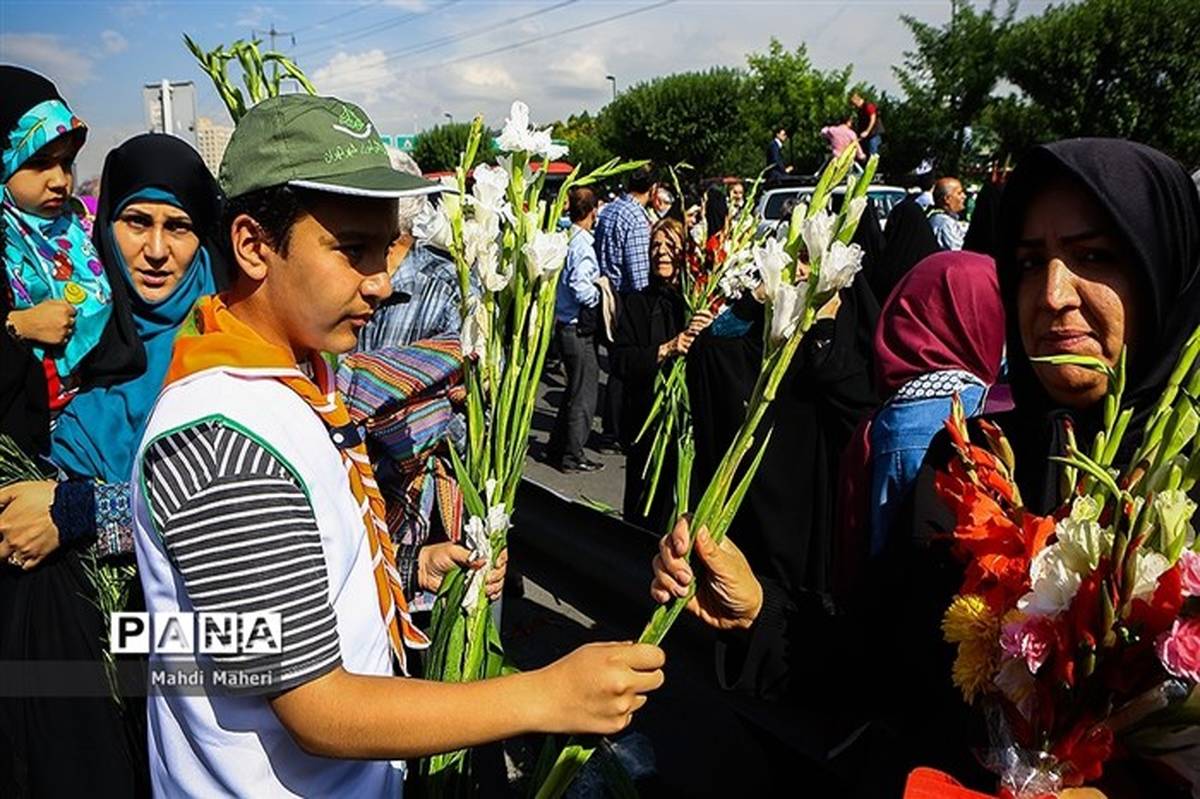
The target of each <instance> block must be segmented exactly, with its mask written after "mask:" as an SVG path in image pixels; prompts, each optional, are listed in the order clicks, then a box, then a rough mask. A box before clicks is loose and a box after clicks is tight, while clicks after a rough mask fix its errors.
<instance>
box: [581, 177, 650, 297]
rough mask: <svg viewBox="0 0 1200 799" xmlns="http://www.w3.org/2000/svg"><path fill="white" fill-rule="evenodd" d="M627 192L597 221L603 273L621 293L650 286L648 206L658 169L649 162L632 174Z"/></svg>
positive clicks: (602, 212)
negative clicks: (655, 172)
mask: <svg viewBox="0 0 1200 799" xmlns="http://www.w3.org/2000/svg"><path fill="white" fill-rule="evenodd" d="M626 185H627V190H626V192H625V194H623V195H621V198H620V199H618V200H615V201H614V202H611V203H609V204H608V205H606V206H605V207H604V210H603V211H601V212H600V218H599V219H598V220H597V221H596V233H595V235H596V259H597V260H598V261H600V274H602V275H604V276H605V277H607V278H608V280H609V282H610V283H612V287H613V290H614V291H616V292H617V293H618V294H629V293H631V292H634V291H641V290H642V289H644V288H646V284H647V283H648V282H649V281H650V218H649V216H647V214H646V206H647V204H649V202H650V197H651V194H652V192H653V190H654V173H653V172H652V171H651V169H650V166H649V165H646V166H644V167H642V168H641V169H638V170H636V171H634V172H631V173H630V174H629V180H628V183H627V184H626Z"/></svg>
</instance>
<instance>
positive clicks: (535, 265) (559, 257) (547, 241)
mask: <svg viewBox="0 0 1200 799" xmlns="http://www.w3.org/2000/svg"><path fill="white" fill-rule="evenodd" d="M521 252H522V253H523V254H524V255H525V266H526V268H527V269H528V270H529V279H530V280H537V279H538V278H540V277H542V276H543V275H546V274H548V273H550V272H553V271H555V270H557V269H559V268H560V267H561V266H562V265H563V261H564V260H566V257H567V234H566V233H547V232H545V231H544V230H536V231H534V234H533V238H532V239H531V240H529V241H527V242H525V245H524V246H523V247H521Z"/></svg>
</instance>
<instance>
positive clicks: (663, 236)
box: [650, 228, 683, 280]
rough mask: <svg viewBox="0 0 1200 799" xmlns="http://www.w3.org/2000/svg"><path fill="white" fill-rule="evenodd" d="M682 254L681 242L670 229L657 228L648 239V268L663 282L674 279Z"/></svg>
mask: <svg viewBox="0 0 1200 799" xmlns="http://www.w3.org/2000/svg"><path fill="white" fill-rule="evenodd" d="M682 254H683V241H682V240H681V239H680V238H679V236H678V235H676V234H675V232H674V231H672V230H671V229H670V228H659V229H658V230H656V231H654V235H653V236H651V238H650V267H651V268H652V269H653V270H654V274H655V275H657V276H658V277H659V278H661V279H663V280H670V279H672V278H673V277H675V272H676V270H677V269H678V268H679V260H680V257H681V256H682Z"/></svg>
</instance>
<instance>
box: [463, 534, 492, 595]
mask: <svg viewBox="0 0 1200 799" xmlns="http://www.w3.org/2000/svg"><path fill="white" fill-rule="evenodd" d="M488 515H489V516H490V515H491V512H490V511H489V513H488ZM487 528H488V525H487V524H486V523H485V522H484V520H483V519H481V518H479V517H478V516H472V517H471V518H470V519H468V520H467V523H466V525H465V526H464V528H463V533H464V537H465V538H467V540H469V542H470V543H469V544H468V546H469V547H470V548H471V555H472V556H473V557H472V559H473V560H478V559H480V558H483V559H485V560H486V561H487V563H488V564H489V565H490V564H491V562H492V539H491V536H489V535H488V529H487ZM487 572H488V566H483V567H481V568H478V569H475V570H474V571H472V572H471V573H470V575H469V576H468V577H467V589H466V592H465V593H464V594H463V600H462V609H463V610H464V611H466V612H467V613H468V614H470V613H471V612H472V611H473V610H475V608H476V607H477V606H478V605H479V603H480V601H481V600H482V599H483V592H484V590H485V589H484V583H485V582H486V581H487Z"/></svg>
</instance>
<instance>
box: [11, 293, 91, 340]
mask: <svg viewBox="0 0 1200 799" xmlns="http://www.w3.org/2000/svg"><path fill="white" fill-rule="evenodd" d="M8 318H9V321H11V322H12V326H13V328H14V329H15V330H16V331H17V335H18V336H20V337H21V340H22V341H32V342H33V343H35V344H41V345H42V346H45V347H57V346H60V345H62V344H65V343H67V339H69V338H70V337H71V334H72V333H74V332H75V306H74V305H72V304H71V303H69V302H66V301H64V300H43V301H42V302H39V303H38V304H37V305H35V306H33V307H32V308H25V309H24V310H20V311H10V312H9V314H8Z"/></svg>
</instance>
